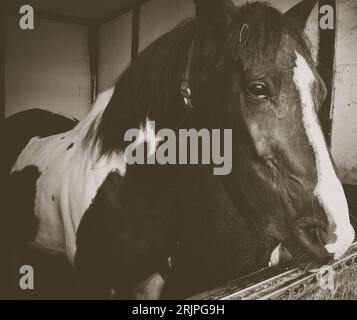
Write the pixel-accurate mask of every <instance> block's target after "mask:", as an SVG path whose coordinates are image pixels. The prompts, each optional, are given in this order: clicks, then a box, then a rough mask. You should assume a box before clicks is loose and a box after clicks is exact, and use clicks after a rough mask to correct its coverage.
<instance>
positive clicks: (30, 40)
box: [0, 0, 357, 185]
mask: <svg viewBox="0 0 357 320" xmlns="http://www.w3.org/2000/svg"><path fill="white" fill-rule="evenodd" d="M234 2H235V3H236V4H243V3H245V2H246V1H245V0H244V1H241V0H235V1H234ZM297 2H298V0H271V1H270V3H271V4H272V5H273V6H275V7H277V8H278V9H280V10H282V11H285V10H287V9H288V8H290V7H292V6H293V5H294V4H295V3H297ZM0 4H2V6H1V7H0V9H1V15H0V19H1V23H2V25H3V26H4V29H3V30H4V31H3V35H4V37H3V39H4V40H3V46H2V48H3V50H2V54H1V55H0V56H3V60H4V61H3V62H4V64H3V66H4V72H3V73H4V74H3V75H2V82H3V88H4V89H3V91H4V94H3V97H1V94H0V98H1V101H0V104H1V105H2V107H3V109H4V112H3V113H4V114H5V116H9V115H12V114H14V113H16V112H19V111H22V110H25V109H29V108H34V107H36V108H43V109H48V110H51V111H55V112H61V113H64V114H68V115H71V116H74V117H76V118H78V119H82V118H83V117H84V116H85V115H86V114H87V112H88V110H89V109H90V108H91V102H92V100H93V95H94V94H96V93H100V92H102V91H104V90H105V89H107V88H109V87H110V86H112V85H113V84H114V83H115V80H116V78H117V77H118V76H119V75H120V73H121V72H122V71H123V70H124V69H125V67H126V66H127V65H128V64H129V63H130V61H131V59H133V58H135V56H136V55H137V54H138V53H139V52H140V51H141V50H143V49H144V48H145V47H146V46H147V45H149V44H150V43H151V42H152V41H153V40H155V39H156V38H158V37H159V36H161V35H162V34H163V33H165V32H167V31H169V30H171V29H172V28H174V27H175V26H176V25H177V24H178V23H180V22H181V21H183V20H184V19H186V18H189V17H192V16H193V14H194V6H193V1H192V0H146V1H142V0H141V1H135V0H120V1H119V0H101V1H99V0H76V1H71V0H61V1H58V0H28V1H26V4H31V5H33V7H34V9H35V30H31V31H30V30H28V31H23V30H21V29H20V28H19V18H20V15H19V14H18V8H19V5H20V4H24V3H23V1H19V0H0ZM336 5H337V21H336V31H335V33H336V34H335V37H336V45H335V65H334V78H333V84H334V86H333V92H332V108H331V110H332V111H331V118H332V130H331V148H332V153H333V156H334V158H335V161H336V163H337V166H338V168H339V172H340V176H341V178H342V179H343V182H344V183H348V184H355V185H357V45H356V44H357V23H356V17H357V3H356V1H355V0H339V1H336ZM306 31H307V33H308V34H309V36H310V38H311V40H312V42H313V45H314V48H313V50H314V57H315V59H316V60H318V59H319V58H320V59H321V58H322V57H323V52H320V56H318V48H319V40H320V39H319V30H318V8H317V7H316V8H315V10H314V12H313V14H312V15H311V17H310V20H309V23H308V27H307V30H306Z"/></svg>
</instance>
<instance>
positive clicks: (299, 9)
mask: <svg viewBox="0 0 357 320" xmlns="http://www.w3.org/2000/svg"><path fill="white" fill-rule="evenodd" d="M316 3H317V0H303V1H301V2H299V3H298V4H297V5H295V6H294V7H292V8H291V9H289V10H288V11H287V12H285V15H286V16H288V17H290V18H294V19H296V20H298V21H300V22H301V24H302V25H303V26H304V27H305V26H306V22H307V19H308V18H309V16H310V14H311V11H312V9H313V8H314V6H315V4H316Z"/></svg>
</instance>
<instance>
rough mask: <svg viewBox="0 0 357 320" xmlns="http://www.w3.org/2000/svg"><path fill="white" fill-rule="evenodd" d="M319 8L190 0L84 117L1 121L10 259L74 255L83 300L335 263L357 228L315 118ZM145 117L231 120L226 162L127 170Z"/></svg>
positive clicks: (183, 293)
mask: <svg viewBox="0 0 357 320" xmlns="http://www.w3.org/2000/svg"><path fill="white" fill-rule="evenodd" d="M315 3H316V1H312V0H303V1H301V2H299V3H298V4H297V5H296V6H294V7H293V8H291V9H290V10H288V11H287V12H286V13H284V14H283V13H281V12H279V11H278V10H276V9H274V8H273V7H271V6H269V5H267V4H265V3H260V2H254V3H248V4H245V5H243V6H235V5H234V4H233V2H232V1H230V0H194V4H195V8H196V15H195V17H193V18H192V19H189V20H187V21H184V22H183V23H182V24H180V25H179V26H177V27H176V28H175V29H174V30H173V31H171V32H169V33H167V34H165V35H163V36H162V37H161V38H159V39H158V40H156V41H155V42H153V43H152V44H151V45H150V46H149V47H148V48H147V49H145V50H144V51H143V52H142V53H141V54H140V55H139V57H138V58H136V59H135V60H134V61H133V62H132V63H131V64H130V65H129V66H128V68H127V69H126V70H125V71H124V72H123V73H122V75H121V76H120V77H119V79H118V80H117V82H116V84H115V86H114V87H113V88H110V89H108V90H107V91H105V92H103V93H101V94H100V95H99V96H98V98H97V100H96V101H95V103H94V105H93V107H92V109H91V111H90V112H89V114H88V115H87V117H85V118H84V120H82V121H80V122H78V123H76V122H75V121H73V120H71V119H65V118H60V119H59V118H58V116H56V115H52V114H49V113H48V112H46V111H39V110H37V111H31V110H30V111H25V112H24V113H22V114H20V115H15V116H13V117H10V118H8V119H6V120H5V125H3V126H2V128H3V129H2V130H3V132H2V135H3V136H5V137H7V147H6V148H5V150H6V152H5V154H4V157H5V159H7V160H6V161H7V162H6V163H7V165H6V180H5V182H6V186H7V188H6V190H5V192H6V196H5V205H6V210H2V213H1V235H0V237H1V241H0V243H1V248H2V249H1V251H2V253H3V259H2V265H3V266H2V268H3V269H4V270H8V267H7V266H6V264H7V263H8V264H9V261H11V256H12V255H13V252H14V250H16V248H18V247H19V246H22V245H25V244H26V245H31V246H32V247H33V248H37V249H41V250H44V251H46V250H49V251H53V252H58V253H59V254H62V255H64V256H65V257H66V259H67V261H68V263H69V264H70V266H71V267H72V268H73V270H74V271H75V274H76V278H77V279H78V282H79V286H80V289H81V293H82V295H83V297H86V298H89V299H108V298H111V297H114V296H115V297H117V298H126V299H160V298H184V297H188V296H190V295H192V294H195V293H199V292H201V291H203V290H207V289H210V288H213V287H215V286H217V285H220V284H222V283H223V282H224V281H228V280H231V279H234V278H237V277H240V276H243V275H246V274H248V273H250V272H254V271H256V270H259V269H261V268H264V267H267V266H268V265H276V264H279V263H281V262H282V261H283V260H284V259H287V258H289V259H294V257H297V256H300V255H301V254H303V255H306V256H307V257H309V258H311V259H312V260H314V261H316V262H318V263H327V262H329V261H331V260H337V259H339V258H340V257H341V256H342V255H343V254H344V253H345V252H346V251H347V249H348V247H349V246H350V244H351V243H352V242H353V240H354V231H353V228H352V226H351V223H350V220H349V210H348V205H347V201H346V198H345V195H344V191H343V188H342V185H341V182H340V180H339V179H338V177H337V173H336V170H335V165H334V162H333V159H332V156H331V154H330V152H329V150H328V148H327V145H326V142H325V139H324V136H323V133H322V130H321V126H320V123H319V119H318V116H317V114H318V110H319V108H320V106H321V104H322V102H323V101H324V98H325V96H326V87H325V84H324V82H323V80H322V78H321V77H320V76H319V74H318V72H317V70H316V66H315V63H314V61H313V59H312V57H311V51H310V46H309V42H308V39H307V37H306V36H305V34H304V27H305V25H306V21H307V19H308V16H309V15H310V12H311V10H312V9H313V7H314V5H315ZM36 118H37V119H38V120H39V121H38V120H37V119H36ZM41 119H47V120H46V121H41ZM148 120H153V121H155V123H156V126H157V127H158V128H170V129H173V130H176V131H177V130H179V129H182V128H187V129H190V128H191V129H197V130H200V129H202V128H209V129H221V130H223V129H230V130H231V132H232V139H233V144H232V172H231V173H230V174H229V175H226V176H223V175H222V176H216V175H213V174H212V170H211V169H212V168H211V165H209V164H204V165H203V164H200V165H195V164H188V165H158V164H156V165H128V164H127V163H126V160H125V150H126V147H127V142H126V141H125V139H124V137H125V133H126V132H127V130H129V129H131V128H137V129H138V130H143V128H145V127H146V126H147V123H148ZM21 128H26V130H24V131H21ZM13 137H16V139H14V138H13ZM154 138H155V137H154ZM149 139H152V137H151V138H150V137H146V138H145V139H144V141H143V142H142V143H144V144H146V145H147V144H148V143H149V142H150V141H148V140H149ZM8 280H9V279H8ZM9 281H11V279H10V280H9Z"/></svg>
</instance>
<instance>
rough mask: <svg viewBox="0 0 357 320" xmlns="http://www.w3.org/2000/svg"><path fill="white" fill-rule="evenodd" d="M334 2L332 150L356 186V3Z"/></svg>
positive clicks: (345, 177) (347, 180)
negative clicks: (334, 42) (335, 11)
mask: <svg viewBox="0 0 357 320" xmlns="http://www.w3.org/2000/svg"><path fill="white" fill-rule="evenodd" d="M337 5H338V6H337V17H338V19H337V30H336V33H337V37H336V69H335V91H334V110H333V111H334V112H333V126H332V153H333V156H334V158H335V161H336V162H337V166H338V168H339V171H340V174H341V178H342V179H343V181H344V182H345V183H348V184H354V185H357V2H356V0H338V1H337Z"/></svg>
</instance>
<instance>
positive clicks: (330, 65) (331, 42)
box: [317, 0, 337, 146]
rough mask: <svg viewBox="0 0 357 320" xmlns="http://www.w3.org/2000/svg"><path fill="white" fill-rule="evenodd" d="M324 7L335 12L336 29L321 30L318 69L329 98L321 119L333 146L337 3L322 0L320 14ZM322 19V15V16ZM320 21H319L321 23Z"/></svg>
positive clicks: (329, 142) (322, 108) (321, 111)
mask: <svg viewBox="0 0 357 320" xmlns="http://www.w3.org/2000/svg"><path fill="white" fill-rule="evenodd" d="M323 5H329V6H331V7H332V8H333V11H334V15H335V16H334V28H333V29H325V30H323V29H321V28H319V33H320V45H319V52H318V61H319V63H318V67H317V70H318V72H319V74H320V75H321V77H322V79H323V80H324V81H325V84H326V87H327V97H326V100H325V101H324V103H323V105H322V106H321V109H320V113H319V117H320V121H321V125H322V129H323V131H324V134H325V137H326V140H327V144H328V146H331V134H332V114H333V108H334V106H333V91H334V73H335V46H336V19H337V15H336V2H335V0H320V1H319V12H320V8H321V7H322V6H323ZM320 19H321V14H320ZM320 19H319V21H320Z"/></svg>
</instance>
